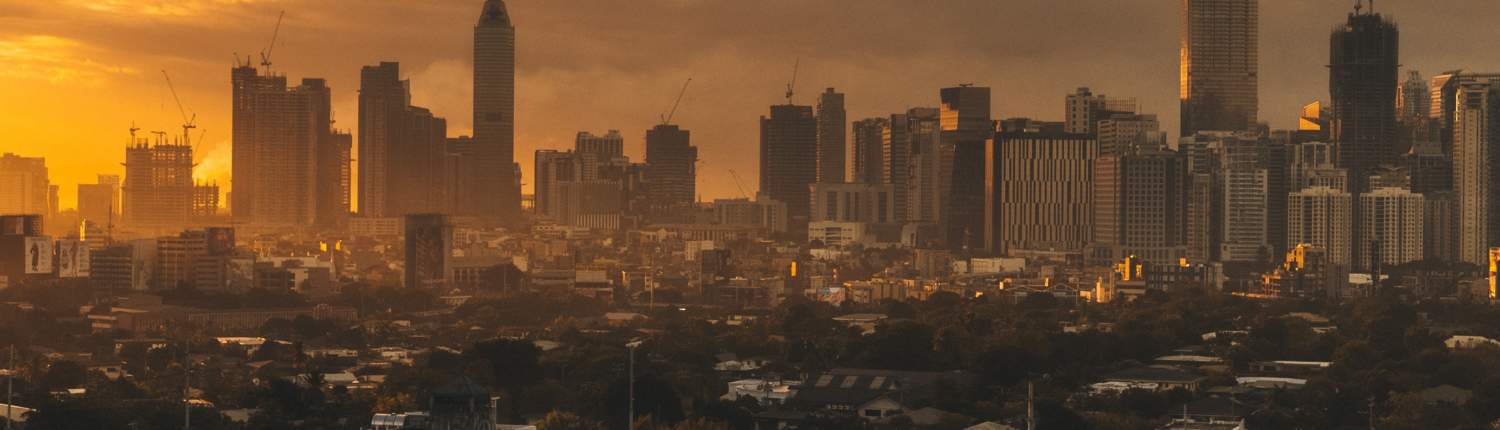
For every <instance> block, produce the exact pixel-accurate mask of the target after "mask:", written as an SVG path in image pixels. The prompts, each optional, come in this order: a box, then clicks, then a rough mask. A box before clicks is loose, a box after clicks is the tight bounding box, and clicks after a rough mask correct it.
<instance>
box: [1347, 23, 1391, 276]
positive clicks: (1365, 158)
mask: <svg viewBox="0 0 1500 430" xmlns="http://www.w3.org/2000/svg"><path fill="white" fill-rule="evenodd" d="M1399 34H1400V33H1399V32H1398V31H1397V30H1396V25H1395V24H1394V23H1392V22H1390V21H1387V20H1385V19H1384V18H1382V17H1381V16H1380V14H1378V13H1359V12H1357V11H1356V12H1355V13H1351V14H1349V20H1348V22H1347V23H1346V24H1344V25H1343V26H1340V27H1338V28H1336V29H1334V30H1333V35H1332V36H1330V37H1329V39H1330V41H1331V42H1330V46H1331V49H1330V53H1329V65H1328V92H1329V95H1331V96H1332V97H1333V139H1334V141H1335V142H1337V143H1338V151H1339V162H1340V163H1341V164H1342V167H1344V168H1347V169H1349V179H1350V185H1351V187H1350V191H1351V192H1353V193H1355V194H1359V193H1362V192H1364V191H1366V190H1367V189H1368V187H1367V186H1366V177H1367V176H1369V174H1370V172H1371V171H1372V170H1373V169H1374V168H1375V167H1377V166H1379V165H1381V164H1387V163H1390V162H1391V161H1393V160H1395V157H1396V156H1397V155H1398V154H1400V153H1401V152H1398V148H1396V147H1395V143H1396V94H1397V91H1396V81H1397V79H1398V78H1397V71H1398V69H1399V68H1400V67H1401V63H1400V60H1399V58H1400V57H1399V52H1398V50H1399V48H1400V42H1399ZM1403 152H1404V151H1403ZM1357 230H1358V229H1356V235H1358V231H1357ZM1355 254H1359V252H1357V251H1356V252H1355Z"/></svg>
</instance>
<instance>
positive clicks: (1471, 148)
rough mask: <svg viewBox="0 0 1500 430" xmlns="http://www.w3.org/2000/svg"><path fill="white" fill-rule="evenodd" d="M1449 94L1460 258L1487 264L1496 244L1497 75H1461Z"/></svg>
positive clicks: (1499, 185)
mask: <svg viewBox="0 0 1500 430" xmlns="http://www.w3.org/2000/svg"><path fill="white" fill-rule="evenodd" d="M1460 78H1461V79H1459V80H1460V83H1459V84H1458V85H1457V89H1456V91H1455V92H1454V96H1453V103H1454V109H1453V121H1452V124H1453V131H1452V133H1453V190H1454V191H1455V192H1457V194H1458V205H1457V210H1458V217H1457V219H1458V223H1457V228H1458V260H1459V261H1463V262H1466V263H1470V264H1485V263H1486V260H1485V259H1486V258H1488V256H1487V254H1486V253H1487V252H1488V249H1489V247H1490V246H1493V245H1495V244H1500V132H1497V130H1496V129H1497V127H1500V88H1497V87H1496V86H1497V85H1500V79H1497V78H1495V77H1487V76H1463V77H1460Z"/></svg>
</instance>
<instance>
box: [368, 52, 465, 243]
mask: <svg viewBox="0 0 1500 430" xmlns="http://www.w3.org/2000/svg"><path fill="white" fill-rule="evenodd" d="M400 76H401V66H400V64H398V63H394V62H382V63H380V64H379V65H375V66H365V67H364V68H363V69H361V71H360V91H359V116H360V121H359V128H360V134H359V136H360V145H359V151H360V157H359V159H360V163H359V165H360V199H359V205H360V214H361V215H362V216H366V217H387V216H401V215H406V214H412V213H428V212H444V213H451V212H453V209H454V207H453V206H454V204H453V203H454V200H455V198H454V196H450V195H449V194H451V193H452V192H453V191H454V190H452V189H451V188H452V187H453V186H454V184H453V182H454V181H455V178H454V176H453V173H452V172H451V171H450V169H449V167H450V166H449V165H448V164H450V162H451V161H453V160H450V155H449V148H448V140H447V133H448V122H447V120H444V119H443V118H441V117H437V116H434V115H433V114H432V112H431V111H429V110H427V109H426V108H422V107H417V106H412V105H411V90H410V88H411V84H410V82H408V81H405V80H402V79H401V77H400Z"/></svg>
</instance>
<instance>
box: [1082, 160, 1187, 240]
mask: <svg viewBox="0 0 1500 430" xmlns="http://www.w3.org/2000/svg"><path fill="white" fill-rule="evenodd" d="M1093 187H1094V191H1093V193H1094V225H1093V235H1092V239H1091V240H1090V242H1091V243H1092V245H1093V246H1094V248H1095V251H1096V252H1098V253H1100V254H1099V255H1091V256H1090V257H1095V258H1096V259H1100V260H1105V261H1110V262H1113V261H1118V259H1120V258H1124V257H1126V256H1130V255H1135V256H1137V257H1140V258H1144V259H1145V260H1146V261H1151V262H1157V263H1166V264H1171V263H1175V262H1177V260H1178V259H1180V258H1185V257H1187V228H1186V227H1187V224H1188V223H1187V210H1188V202H1187V198H1188V191H1189V174H1188V171H1187V158H1186V157H1183V156H1182V154H1179V153H1177V152H1174V151H1167V150H1155V151H1142V152H1138V153H1133V154H1126V155H1102V156H1099V157H1098V158H1096V159H1095V161H1094V172H1093ZM1098 257H1107V258H1098Z"/></svg>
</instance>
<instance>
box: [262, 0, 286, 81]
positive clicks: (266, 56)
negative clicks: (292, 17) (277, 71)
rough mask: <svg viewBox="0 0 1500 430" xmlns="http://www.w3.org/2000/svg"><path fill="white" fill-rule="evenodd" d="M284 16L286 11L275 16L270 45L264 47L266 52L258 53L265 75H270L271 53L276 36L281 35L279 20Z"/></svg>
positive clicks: (274, 45) (274, 47)
mask: <svg viewBox="0 0 1500 430" xmlns="http://www.w3.org/2000/svg"><path fill="white" fill-rule="evenodd" d="M285 16H286V11H284V10H283V11H281V13H280V14H278V15H276V28H275V29H273V30H271V44H270V45H266V50H265V51H261V52H260V66H261V67H262V68H264V69H265V72H266V74H267V75H269V74H271V51H275V50H276V36H277V35H280V34H281V18H282V17H285Z"/></svg>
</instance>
